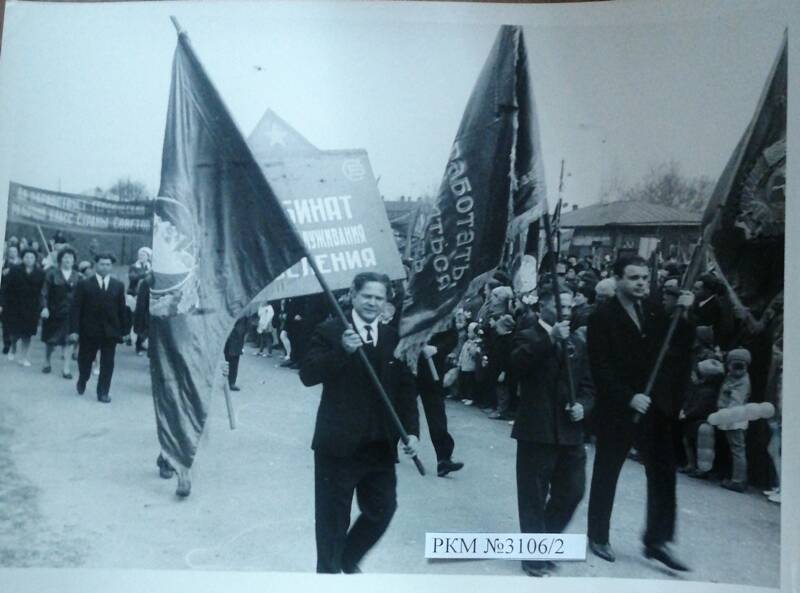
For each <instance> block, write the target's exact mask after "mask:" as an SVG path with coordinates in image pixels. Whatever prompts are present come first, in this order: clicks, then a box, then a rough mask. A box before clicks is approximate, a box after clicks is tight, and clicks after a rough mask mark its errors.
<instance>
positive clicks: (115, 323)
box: [70, 253, 127, 404]
mask: <svg viewBox="0 0 800 593" xmlns="http://www.w3.org/2000/svg"><path fill="white" fill-rule="evenodd" d="M94 261H95V275H94V276H90V277H88V278H85V279H84V280H81V281H80V282H79V283H78V286H77V287H76V289H75V297H74V300H73V303H72V314H71V317H70V331H71V336H70V339H71V340H73V341H74V340H77V341H78V384H77V387H76V388H77V391H78V394H79V395H83V393H84V392H85V391H86V383H87V382H88V381H89V377H90V376H91V374H92V363H94V359H95V357H96V356H97V352H98V350H99V351H100V376H99V377H98V379H97V400H98V401H100V402H103V403H106V404H107V403H109V402H110V401H111V398H109V395H108V394H109V391H110V389H111V376H112V375H113V373H114V354H115V352H116V349H117V344H118V343H119V342H120V341H121V340H122V335H123V331H124V323H125V316H126V314H127V312H126V308H125V285H124V284H123V283H122V282H120V281H119V280H117V279H116V278H113V277H112V276H111V267H112V266H113V264H114V262H115V261H116V258H115V257H114V256H113V255H112V254H110V253H98V254H97V255H95V258H94Z"/></svg>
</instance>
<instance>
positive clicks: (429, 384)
mask: <svg viewBox="0 0 800 593" xmlns="http://www.w3.org/2000/svg"><path fill="white" fill-rule="evenodd" d="M418 388H419V397H420V399H421V400H422V409H423V410H424V411H425V418H426V420H427V421H428V432H429V433H430V435H431V442H432V443H433V448H434V450H435V451H436V460H437V461H443V460H445V459H450V457H451V456H452V455H453V449H454V448H455V442H454V441H453V437H452V436H450V433H449V432H448V431H447V413H446V412H445V409H444V389H443V388H442V385H441V383H438V382H434V381H432V380H428V381H425V380H420V381H419V383H418Z"/></svg>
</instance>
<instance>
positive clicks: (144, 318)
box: [133, 273, 153, 356]
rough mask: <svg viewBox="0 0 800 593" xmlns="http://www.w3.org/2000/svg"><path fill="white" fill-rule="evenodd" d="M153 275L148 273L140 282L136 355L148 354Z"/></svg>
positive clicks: (134, 322) (136, 310) (134, 326)
mask: <svg viewBox="0 0 800 593" xmlns="http://www.w3.org/2000/svg"><path fill="white" fill-rule="evenodd" d="M152 276H153V275H152V274H151V273H148V274H147V275H146V276H145V277H144V278H142V279H141V280H140V281H139V286H138V288H137V294H136V308H135V309H134V310H133V331H134V332H135V333H136V355H137V356H144V355H145V353H146V352H147V348H146V347H145V345H144V344H145V341H146V340H147V336H148V330H149V329H150V283H151V282H152V281H153V280H152Z"/></svg>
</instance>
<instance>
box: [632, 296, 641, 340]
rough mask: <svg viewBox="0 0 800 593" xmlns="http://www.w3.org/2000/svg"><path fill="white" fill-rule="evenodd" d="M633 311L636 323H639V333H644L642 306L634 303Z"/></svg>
mask: <svg viewBox="0 0 800 593" xmlns="http://www.w3.org/2000/svg"><path fill="white" fill-rule="evenodd" d="M633 310H634V311H636V321H638V322H639V331H640V332H641V333H644V313H643V312H642V304H641V303H639V302H636V303H634V304H633Z"/></svg>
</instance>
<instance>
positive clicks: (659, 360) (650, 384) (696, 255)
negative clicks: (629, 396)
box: [633, 234, 705, 424]
mask: <svg viewBox="0 0 800 593" xmlns="http://www.w3.org/2000/svg"><path fill="white" fill-rule="evenodd" d="M704 247H705V245H704V244H703V235H702V234H701V235H700V238H699V239H698V240H697V243H696V244H695V246H694V250H693V251H692V257H691V259H690V260H689V267H688V268H686V274H685V275H684V277H683V286H682V287H681V288H682V289H685V288H686V287H687V286H689V285H690V283H691V282H693V281H694V276H695V274H696V272H697V270H696V268H697V262H698V261H699V259H700V257H702V252H703V251H704ZM685 312H686V307H683V306H681V305H678V306H677V307H675V311H673V312H672V319H671V320H670V322H669V327H668V328H667V335H666V336H664V341H663V342H662V343H661V348H660V349H659V351H658V356H656V362H655V364H654V365H653V370H652V371H651V372H650V376H649V377H648V378H647V386H646V387H645V388H644V394H645V395H646V396H647V397H650V394H651V393H652V392H653V388H654V387H655V385H656V379H658V373H659V372H660V371H661V367H662V365H663V364H664V359H665V358H666V356H667V352H668V351H669V347H670V344H671V343H672V337H673V336H674V335H675V330H676V329H677V328H678V322H679V321H680V319H681V317H682V316H683V314H684V313H685ZM641 419H642V415H641V414H640V413H639V412H636V413H635V414H634V415H633V422H634V424H638V423H639V421H640V420H641Z"/></svg>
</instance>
